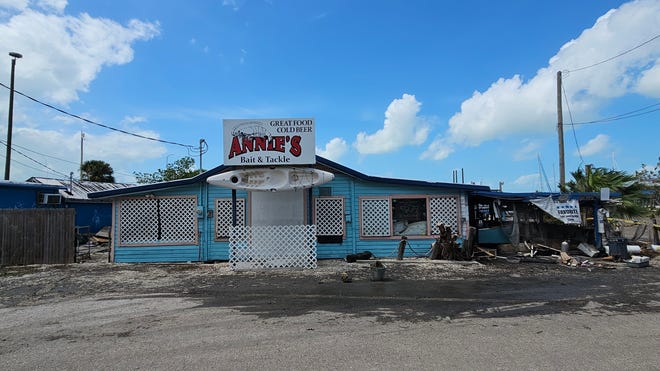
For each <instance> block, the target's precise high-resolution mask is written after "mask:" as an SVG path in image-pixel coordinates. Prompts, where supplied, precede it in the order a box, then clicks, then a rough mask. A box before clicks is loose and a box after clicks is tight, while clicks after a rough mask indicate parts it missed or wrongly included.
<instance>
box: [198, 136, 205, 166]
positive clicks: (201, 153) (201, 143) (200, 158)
mask: <svg viewBox="0 0 660 371" xmlns="http://www.w3.org/2000/svg"><path fill="white" fill-rule="evenodd" d="M203 144H206V141H205V140H204V138H202V139H200V140H199V173H200V174H201V173H202V171H203V170H202V155H203V154H204V151H203V148H204V147H203V146H202V145H203Z"/></svg>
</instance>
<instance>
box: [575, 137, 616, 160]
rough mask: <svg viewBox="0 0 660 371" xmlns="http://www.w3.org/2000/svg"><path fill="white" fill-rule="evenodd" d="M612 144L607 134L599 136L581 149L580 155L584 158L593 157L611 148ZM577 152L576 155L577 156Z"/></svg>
mask: <svg viewBox="0 0 660 371" xmlns="http://www.w3.org/2000/svg"><path fill="white" fill-rule="evenodd" d="M611 146H612V144H611V143H610V137H609V136H607V135H605V134H598V135H596V137H595V138H593V139H591V140H589V141H588V142H587V144H585V145H584V146H582V147H580V153H582V156H591V155H595V154H598V153H600V152H602V151H603V150H605V149H607V148H610V147H611ZM577 154H578V153H577V151H576V152H575V155H577Z"/></svg>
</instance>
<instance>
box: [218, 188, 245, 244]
mask: <svg viewBox="0 0 660 371" xmlns="http://www.w3.org/2000/svg"><path fill="white" fill-rule="evenodd" d="M232 219H233V215H232V207H231V198H218V199H216V200H215V238H216V239H220V238H229V234H230V231H231V227H232ZM236 225H239V226H244V225H245V199H242V198H237V199H236Z"/></svg>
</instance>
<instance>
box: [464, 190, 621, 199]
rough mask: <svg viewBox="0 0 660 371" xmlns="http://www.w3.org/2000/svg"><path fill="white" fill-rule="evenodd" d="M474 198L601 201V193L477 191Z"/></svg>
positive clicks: (617, 194)
mask: <svg viewBox="0 0 660 371" xmlns="http://www.w3.org/2000/svg"><path fill="white" fill-rule="evenodd" d="M472 194H473V195H474V196H481V197H486V198H494V199H498V200H510V201H528V200H531V199H535V198H544V197H548V196H552V198H560V197H562V196H565V197H568V199H571V200H598V199H600V192H572V193H559V192H519V193H509V192H496V191H476V192H473V193H472ZM610 197H621V194H620V193H619V192H612V193H611V194H610Z"/></svg>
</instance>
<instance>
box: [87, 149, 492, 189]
mask: <svg viewBox="0 0 660 371" xmlns="http://www.w3.org/2000/svg"><path fill="white" fill-rule="evenodd" d="M316 166H325V167H328V168H330V169H331V170H333V171H335V172H338V173H343V174H346V175H348V176H351V177H354V178H357V179H360V180H362V181H365V182H377V183H386V184H394V185H401V186H410V187H430V188H446V189H462V190H466V191H490V187H488V186H481V185H475V184H461V183H441V182H427V181H423V180H409V179H397V178H382V177H376V176H370V175H366V174H363V173H361V172H359V171H356V170H353V169H350V168H348V167H346V166H343V165H340V164H338V163H336V162H333V161H330V160H328V159H326V158H323V157H321V156H316ZM232 169H234V167H232V166H225V165H220V166H217V167H215V168H213V169H210V170H207V171H206V172H204V173H201V174H198V175H196V176H194V177H192V178H186V179H178V180H173V181H169V182H161V183H152V184H143V185H137V186H133V187H128V188H122V189H115V190H104V191H99V192H92V193H90V194H89V197H90V198H110V197H116V196H127V195H130V194H139V193H144V192H151V191H156V190H164V189H168V188H174V187H179V186H184V185H190V184H195V183H197V182H200V181H206V179H207V178H208V177H210V176H213V175H216V174H220V173H223V172H226V171H229V170H232Z"/></svg>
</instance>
